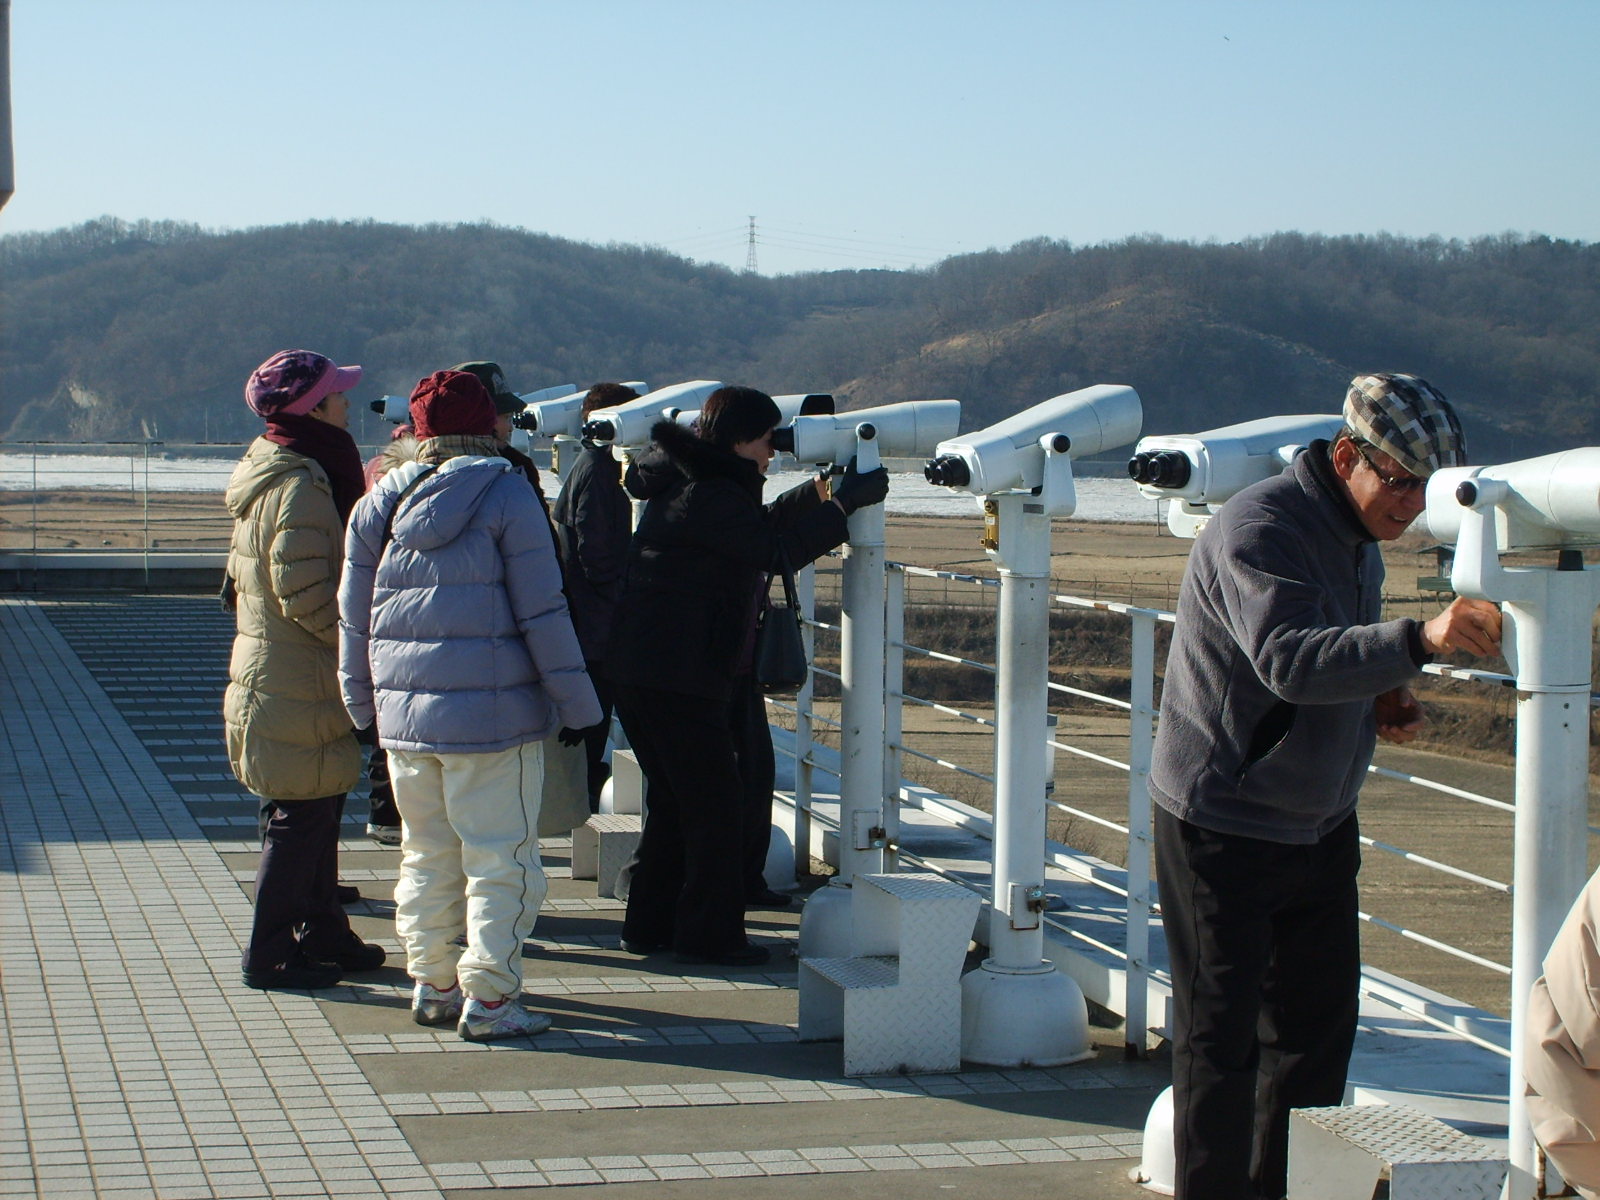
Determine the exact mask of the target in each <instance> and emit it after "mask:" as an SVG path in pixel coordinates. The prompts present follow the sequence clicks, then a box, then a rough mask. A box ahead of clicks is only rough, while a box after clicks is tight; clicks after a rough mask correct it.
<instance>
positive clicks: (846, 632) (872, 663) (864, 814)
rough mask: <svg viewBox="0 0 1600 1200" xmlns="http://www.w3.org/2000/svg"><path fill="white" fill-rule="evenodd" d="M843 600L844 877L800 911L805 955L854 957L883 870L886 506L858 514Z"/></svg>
mask: <svg viewBox="0 0 1600 1200" xmlns="http://www.w3.org/2000/svg"><path fill="white" fill-rule="evenodd" d="M876 437H877V431H876V430H875V429H874V428H873V427H872V425H871V424H870V423H865V422H863V423H862V424H861V425H860V426H858V427H857V429H856V469H857V470H858V471H862V472H866V471H875V470H877V468H878V466H879V465H880V464H879V460H878V447H877V443H876V441H875V440H874V439H875V438H876ZM849 530H850V533H849V542H848V544H847V545H846V547H845V555H844V587H843V594H842V596H841V605H840V607H841V610H842V615H841V617H840V629H841V637H840V641H841V646H840V655H839V657H840V662H841V672H840V673H841V674H842V676H843V686H842V693H843V694H842V696H841V699H840V704H839V724H840V732H839V758H840V772H839V873H838V874H837V875H835V876H834V877H833V879H831V880H830V881H829V885H828V886H827V887H826V888H822V889H820V890H818V891H817V892H815V893H813V894H812V896H811V898H810V899H808V900H807V901H806V905H805V908H804V910H802V912H801V914H800V939H799V952H800V956H801V957H802V958H814V957H823V958H833V957H842V956H846V955H848V954H849V953H850V944H851V939H850V930H851V926H850V892H849V888H850V885H851V884H852V883H853V882H854V880H855V877H856V876H857V875H870V874H874V873H876V872H879V871H882V870H883V850H884V843H885V841H886V840H887V835H886V834H885V832H884V827H883V663H884V657H883V639H884V579H883V547H884V515H883V505H881V504H869V505H867V506H866V507H865V508H862V509H858V510H857V511H856V512H854V513H852V514H850V521H849Z"/></svg>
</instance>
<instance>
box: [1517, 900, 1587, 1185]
mask: <svg viewBox="0 0 1600 1200" xmlns="http://www.w3.org/2000/svg"><path fill="white" fill-rule="evenodd" d="M1597 937H1600V872H1596V874H1595V876H1594V877H1592V878H1590V880H1589V882H1588V884H1587V885H1586V886H1585V887H1584V889H1583V891H1582V892H1580V893H1579V894H1578V898H1577V900H1575V901H1574V902H1573V905H1572V909H1571V911H1569V912H1568V913H1567V919H1566V920H1565V921H1564V922H1563V923H1562V926H1561V931H1560V932H1559V933H1557V934H1556V940H1555V942H1554V943H1552V945H1551V947H1550V953H1549V954H1547V955H1545V959H1544V974H1543V975H1541V976H1540V977H1539V978H1538V979H1537V980H1536V981H1535V982H1534V985H1533V993H1532V995H1531V996H1530V997H1529V1002H1528V1022H1527V1026H1526V1028H1525V1029H1524V1031H1523V1040H1522V1048H1523V1059H1524V1061H1523V1076H1524V1078H1525V1080H1526V1082H1527V1097H1528V1117H1529V1119H1530V1120H1531V1121H1532V1122H1533V1134H1534V1136H1535V1137H1536V1138H1538V1139H1539V1144H1540V1145H1541V1146H1543V1147H1544V1149H1545V1153H1546V1154H1547V1155H1549V1157H1550V1161H1551V1162H1553V1163H1554V1164H1555V1166H1556V1168H1557V1169H1558V1170H1559V1171H1560V1172H1561V1175H1562V1177H1563V1178H1564V1179H1565V1180H1566V1181H1567V1182H1568V1183H1570V1184H1572V1185H1573V1186H1574V1187H1576V1188H1577V1189H1578V1191H1579V1192H1580V1193H1582V1194H1583V1195H1584V1196H1587V1197H1589V1198H1590V1200H1596V1198H1597V1197H1600V1142H1597V1140H1596V1136H1597V1135H1600V948H1597V945H1596V939H1597Z"/></svg>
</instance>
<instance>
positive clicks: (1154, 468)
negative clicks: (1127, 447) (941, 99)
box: [1128, 450, 1194, 488]
mask: <svg viewBox="0 0 1600 1200" xmlns="http://www.w3.org/2000/svg"><path fill="white" fill-rule="evenodd" d="M1193 473H1194V468H1193V466H1192V465H1191V464H1190V462H1189V456H1188V455H1187V454H1185V453H1183V451H1181V450H1145V451H1142V452H1141V453H1139V454H1135V455H1134V456H1133V457H1132V458H1130V459H1129V460H1128V476H1129V478H1131V479H1132V480H1133V481H1134V482H1135V483H1139V484H1144V485H1146V486H1148V487H1159V488H1181V487H1183V486H1184V485H1185V484H1187V483H1188V482H1189V478H1190V476H1191V475H1192V474H1193Z"/></svg>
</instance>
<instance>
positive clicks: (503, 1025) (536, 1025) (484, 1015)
mask: <svg viewBox="0 0 1600 1200" xmlns="http://www.w3.org/2000/svg"><path fill="white" fill-rule="evenodd" d="M549 1028H550V1018H549V1017H547V1016H546V1015H545V1014H544V1013H539V1012H529V1011H528V1010H527V1009H525V1008H523V1007H522V1005H521V1004H520V1003H518V1002H517V1001H515V1000H509V999H508V1000H506V1001H504V1002H503V1003H502V1004H501V1005H500V1006H499V1007H497V1008H490V1007H489V1006H488V1005H487V1004H485V1003H484V1002H483V1001H482V1000H479V999H477V998H476V997H472V996H469V997H468V998H467V1002H466V1005H465V1006H464V1007H463V1008H462V1009H461V1023H460V1024H459V1025H457V1026H456V1032H457V1033H458V1034H460V1035H461V1036H462V1037H463V1038H465V1039H466V1040H467V1041H469V1042H495V1041H499V1040H500V1039H501V1038H516V1037H532V1036H533V1035H534V1034H536V1033H543V1032H544V1031H545V1030H546V1029H549Z"/></svg>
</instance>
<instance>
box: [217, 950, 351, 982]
mask: <svg viewBox="0 0 1600 1200" xmlns="http://www.w3.org/2000/svg"><path fill="white" fill-rule="evenodd" d="M343 974H344V972H343V971H342V970H340V968H339V965H338V964H337V963H331V962H321V961H319V960H318V959H315V958H312V957H310V956H309V955H308V954H306V953H305V952H304V951H302V950H296V951H295V952H294V954H293V955H291V956H290V958H289V960H288V961H287V962H283V963H279V964H278V965H277V966H275V967H245V968H244V969H243V970H242V971H241V972H240V978H241V979H242V980H243V981H244V985H245V987H249V988H260V989H262V990H273V989H283V990H285V991H307V990H310V989H313V988H329V987H332V986H333V985H334V984H336V983H338V982H339V979H340V977H341V976H342V975H343Z"/></svg>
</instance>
